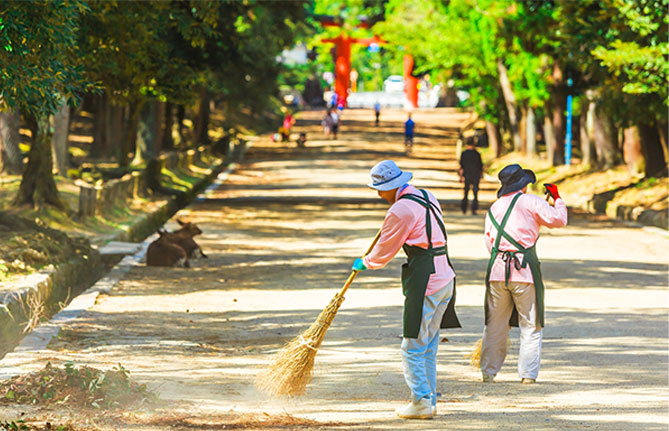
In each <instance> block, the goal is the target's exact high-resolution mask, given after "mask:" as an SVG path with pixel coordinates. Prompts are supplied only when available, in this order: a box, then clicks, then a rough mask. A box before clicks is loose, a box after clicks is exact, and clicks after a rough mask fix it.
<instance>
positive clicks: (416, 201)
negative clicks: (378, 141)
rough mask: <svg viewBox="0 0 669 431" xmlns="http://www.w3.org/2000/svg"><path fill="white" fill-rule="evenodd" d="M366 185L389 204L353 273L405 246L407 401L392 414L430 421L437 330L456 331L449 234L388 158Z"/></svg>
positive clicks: (430, 199)
mask: <svg viewBox="0 0 669 431" xmlns="http://www.w3.org/2000/svg"><path fill="white" fill-rule="evenodd" d="M370 174H371V177H372V182H371V183H370V184H369V187H371V188H373V189H375V190H377V193H378V195H379V196H380V197H381V198H382V199H384V200H385V201H387V202H388V203H389V204H390V209H389V210H388V212H387V214H386V217H385V220H384V222H383V226H382V227H381V232H380V236H379V240H378V242H377V243H376V245H375V246H374V247H373V248H372V249H371V251H370V252H369V253H368V254H367V255H366V256H365V257H364V258H362V259H356V260H355V262H354V263H353V267H352V269H353V270H354V271H364V270H366V269H379V268H383V267H384V266H385V265H386V264H387V263H388V262H390V260H391V259H392V258H393V257H395V255H396V254H397V252H398V251H399V250H400V248H403V249H404V251H405V253H406V255H407V257H408V262H407V263H405V264H403V265H402V290H403V293H404V296H405V301H404V325H403V339H402V345H401V351H402V362H403V367H404V378H405V380H406V382H407V385H408V386H409V388H410V389H411V401H410V402H409V404H407V405H406V406H403V407H400V408H398V409H397V410H396V413H397V415H398V416H399V417H401V418H406V419H429V418H432V417H434V416H435V414H436V403H437V390H436V385H437V364H436V359H437V348H438V346H439V329H440V328H459V327H460V323H459V321H458V319H457V316H456V315H455V308H454V305H455V272H454V270H453V266H452V265H451V262H450V259H449V258H448V250H447V235H446V229H445V227H444V222H443V218H442V214H441V207H440V206H439V202H438V201H437V199H436V198H435V197H434V195H432V193H430V192H428V191H426V190H419V189H417V188H416V187H414V186H412V185H410V184H409V180H411V178H412V176H413V175H412V174H411V173H410V172H403V171H402V170H400V168H399V167H398V166H397V165H396V164H395V162H393V161H391V160H384V161H382V162H380V163H378V164H376V165H375V166H374V167H373V168H372V169H371V172H370Z"/></svg>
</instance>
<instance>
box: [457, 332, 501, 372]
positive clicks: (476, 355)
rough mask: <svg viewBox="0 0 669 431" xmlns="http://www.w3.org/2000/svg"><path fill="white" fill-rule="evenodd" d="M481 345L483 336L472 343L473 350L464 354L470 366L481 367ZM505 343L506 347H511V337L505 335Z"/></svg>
mask: <svg viewBox="0 0 669 431" xmlns="http://www.w3.org/2000/svg"><path fill="white" fill-rule="evenodd" d="M482 345H483V338H479V340H478V341H477V342H476V344H474V350H472V352H471V353H468V354H466V355H465V358H466V359H469V363H470V364H471V366H472V367H475V368H481V346H482ZM506 345H507V349H508V348H509V347H511V337H509V336H508V335H507V337H506Z"/></svg>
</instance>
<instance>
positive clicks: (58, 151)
mask: <svg viewBox="0 0 669 431" xmlns="http://www.w3.org/2000/svg"><path fill="white" fill-rule="evenodd" d="M50 122H51V126H52V127H53V143H52V145H51V148H52V150H53V160H54V165H55V167H56V172H57V173H58V175H60V176H61V177H67V167H68V165H69V151H68V148H69V142H68V138H69V135H70V131H69V125H70V107H69V106H68V105H67V100H66V99H64V98H63V99H61V101H60V108H59V109H58V111H56V113H55V114H54V115H52V116H51V119H50Z"/></svg>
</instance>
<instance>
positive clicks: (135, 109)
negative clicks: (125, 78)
mask: <svg viewBox="0 0 669 431" xmlns="http://www.w3.org/2000/svg"><path fill="white" fill-rule="evenodd" d="M141 108H142V104H141V103H139V102H130V106H129V108H128V118H127V119H126V126H125V127H124V130H123V141H122V142H121V148H120V151H119V159H118V164H119V166H121V167H122V168H125V167H127V166H128V164H129V162H130V153H132V152H133V151H134V150H135V145H136V142H137V123H138V122H139V111H140V109H141Z"/></svg>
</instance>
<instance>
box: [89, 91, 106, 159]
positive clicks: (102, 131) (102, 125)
mask: <svg viewBox="0 0 669 431" xmlns="http://www.w3.org/2000/svg"><path fill="white" fill-rule="evenodd" d="M107 105H108V103H107V96H106V95H105V94H101V95H99V96H97V97H95V120H94V122H93V145H92V146H91V156H93V157H95V158H99V157H103V156H104V155H105V154H109V148H108V142H107V133H106V131H107V130H109V129H110V127H108V125H107V117H108V116H107V109H106V108H107Z"/></svg>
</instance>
